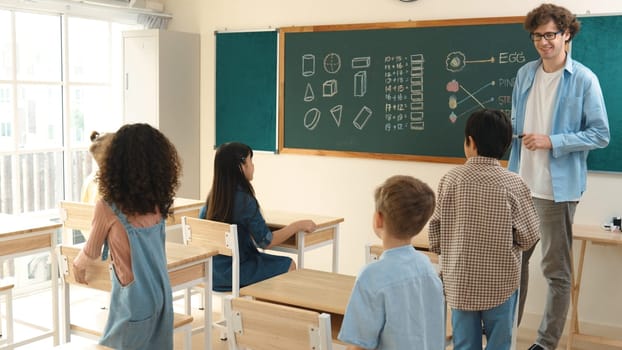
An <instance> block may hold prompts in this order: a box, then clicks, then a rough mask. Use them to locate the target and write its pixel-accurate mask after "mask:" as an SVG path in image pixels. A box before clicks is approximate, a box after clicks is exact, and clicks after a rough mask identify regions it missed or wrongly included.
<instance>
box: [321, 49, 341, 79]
mask: <svg viewBox="0 0 622 350" xmlns="http://www.w3.org/2000/svg"><path fill="white" fill-rule="evenodd" d="M339 69H341V57H339V55H338V54H336V53H329V54H328V55H326V56H325V57H324V70H325V71H326V72H327V73H331V74H334V73H337V72H339Z"/></svg>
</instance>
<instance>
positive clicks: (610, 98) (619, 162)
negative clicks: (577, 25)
mask: <svg viewBox="0 0 622 350" xmlns="http://www.w3.org/2000/svg"><path fill="white" fill-rule="evenodd" d="M579 20H580V22H581V30H580V31H579V33H578V34H577V36H576V37H575V38H574V39H572V49H571V54H572V57H573V58H574V59H576V60H578V61H580V62H581V63H583V64H585V65H586V66H588V67H589V68H590V69H591V70H592V71H593V72H594V73H595V74H596V75H597V76H598V80H599V81H600V86H601V88H602V90H603V95H604V97H605V105H606V106H607V114H608V116H609V128H610V131H611V141H610V142H609V146H607V147H606V148H603V149H598V150H594V151H591V152H590V154H589V156H588V159H587V165H588V169H590V170H595V171H615V172H622V137H620V136H621V133H622V98H621V97H620V95H621V94H622V65H621V64H620V63H622V16H593V17H580V18H579Z"/></svg>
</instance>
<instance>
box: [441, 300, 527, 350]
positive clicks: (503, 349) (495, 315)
mask: <svg viewBox="0 0 622 350" xmlns="http://www.w3.org/2000/svg"><path fill="white" fill-rule="evenodd" d="M517 294H518V292H517V291H516V292H514V293H512V295H511V296H510V297H509V298H508V300H506V301H504V302H503V303H502V304H501V305H498V306H495V307H493V308H492V309H488V310H483V311H464V310H458V309H453V308H452V309H451V326H452V328H453V336H452V337H453V342H454V350H481V349H482V323H483V325H484V330H485V332H486V350H510V348H511V346H512V328H513V326H514V315H515V312H516V301H517V300H516V299H517V298H518V296H517Z"/></svg>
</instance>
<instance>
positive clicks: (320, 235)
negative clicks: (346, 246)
mask: <svg viewBox="0 0 622 350" xmlns="http://www.w3.org/2000/svg"><path fill="white" fill-rule="evenodd" d="M264 218H265V220H266V223H267V224H268V227H270V229H272V230H278V229H280V228H283V227H285V226H287V225H289V224H290V223H292V222H294V221H298V220H305V219H308V220H313V222H315V224H316V225H317V229H316V230H315V231H313V232H311V233H306V232H298V233H296V234H295V235H294V236H292V237H290V238H289V239H288V240H286V241H285V242H283V243H281V244H279V245H278V246H276V247H273V248H271V249H272V250H277V251H282V252H287V253H293V254H297V256H298V261H297V266H298V268H299V269H303V268H304V253H305V252H306V251H308V250H312V249H315V248H319V247H322V246H324V245H327V244H331V243H332V245H333V265H332V271H333V272H335V273H336V272H337V267H338V265H339V224H340V223H342V222H343V218H338V217H330V216H321V215H313V214H303V213H293V212H285V211H277V210H266V211H265V212H264Z"/></svg>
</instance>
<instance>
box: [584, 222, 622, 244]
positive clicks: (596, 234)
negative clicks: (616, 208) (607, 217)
mask: <svg viewBox="0 0 622 350" xmlns="http://www.w3.org/2000/svg"><path fill="white" fill-rule="evenodd" d="M572 238H574V239H578V240H584V241H591V242H594V243H601V244H611V245H622V232H611V231H607V230H605V229H603V228H602V227H600V226H598V225H584V224H574V225H572Z"/></svg>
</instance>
